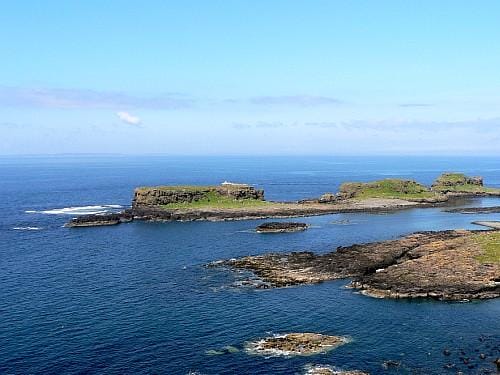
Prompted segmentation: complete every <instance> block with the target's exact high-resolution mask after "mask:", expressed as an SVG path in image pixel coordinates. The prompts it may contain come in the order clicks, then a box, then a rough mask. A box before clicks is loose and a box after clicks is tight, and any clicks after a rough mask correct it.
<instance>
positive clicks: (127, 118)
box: [116, 111, 141, 125]
mask: <svg viewBox="0 0 500 375" xmlns="http://www.w3.org/2000/svg"><path fill="white" fill-rule="evenodd" d="M116 115H117V116H118V118H119V119H120V120H121V121H123V122H124V123H126V124H129V125H140V124H141V119H140V118H139V117H137V116H133V115H131V114H130V113H128V112H124V111H121V112H116Z"/></svg>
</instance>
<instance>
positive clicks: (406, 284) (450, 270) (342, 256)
mask: <svg viewBox="0 0 500 375" xmlns="http://www.w3.org/2000/svg"><path fill="white" fill-rule="evenodd" d="M216 265H217V266H220V265H225V266H229V267H231V268H236V269H245V270H249V271H252V272H253V273H254V274H255V275H257V276H258V277H259V278H261V279H262V280H263V281H264V282H265V284H260V287H284V286H291V285H299V284H310V283H319V282H323V281H328V280H335V279H343V278H352V279H353V280H352V282H351V284H350V287H352V288H355V289H357V290H359V291H360V292H361V293H363V294H366V295H370V296H374V297H388V298H434V299H440V300H465V299H467V300H469V299H487V298H496V297H499V296H500V231H467V230H449V231H441V232H418V233H414V234H411V235H408V236H405V237H402V238H400V239H396V240H390V241H382V242H374V243H368V244H361V245H352V246H348V247H339V248H337V249H336V250H335V251H332V252H330V253H326V254H314V253H311V252H293V253H288V254H281V253H271V254H266V255H258V256H248V257H244V258H239V259H231V260H228V261H224V262H222V263H221V262H218V263H217V264H216Z"/></svg>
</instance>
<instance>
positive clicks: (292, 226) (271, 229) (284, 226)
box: [255, 221, 308, 233]
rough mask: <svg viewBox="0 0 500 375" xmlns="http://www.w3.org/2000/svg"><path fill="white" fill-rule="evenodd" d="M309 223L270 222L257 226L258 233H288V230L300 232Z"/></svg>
mask: <svg viewBox="0 0 500 375" xmlns="http://www.w3.org/2000/svg"><path fill="white" fill-rule="evenodd" d="M307 228H308V225H307V224H306V223H294V222H275V221H273V222H269V223H264V224H261V225H259V226H258V227H257V228H255V231H256V232H257V233H286V232H299V231H303V230H306V229H307Z"/></svg>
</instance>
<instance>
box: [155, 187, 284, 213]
mask: <svg viewBox="0 0 500 375" xmlns="http://www.w3.org/2000/svg"><path fill="white" fill-rule="evenodd" d="M271 204H276V203H271V202H266V201H262V200H258V199H233V198H231V197H227V196H222V195H219V194H217V192H215V191H211V192H208V193H207V194H206V195H205V197H204V198H203V199H200V200H198V201H193V202H183V203H171V204H167V205H164V206H162V207H163V208H165V209H203V208H250V207H265V206H269V205H271Z"/></svg>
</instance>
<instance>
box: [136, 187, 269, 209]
mask: <svg viewBox="0 0 500 375" xmlns="http://www.w3.org/2000/svg"><path fill="white" fill-rule="evenodd" d="M209 195H216V196H220V197H226V198H231V199H235V200H243V199H253V200H264V190H259V189H255V188H254V187H253V186H249V185H220V186H196V187H193V186H152V187H143V188H137V189H135V191H134V199H133V201H132V207H133V208H137V207H152V206H163V205H168V204H175V203H192V202H196V201H199V200H202V199H205V198H207V197H208V196H209Z"/></svg>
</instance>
